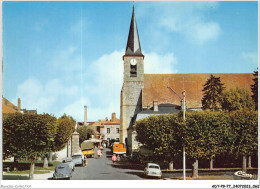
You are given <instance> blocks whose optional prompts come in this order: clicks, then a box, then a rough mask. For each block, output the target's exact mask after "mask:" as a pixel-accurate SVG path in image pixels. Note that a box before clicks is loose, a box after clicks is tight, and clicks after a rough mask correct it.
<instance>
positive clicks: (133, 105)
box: [120, 7, 144, 148]
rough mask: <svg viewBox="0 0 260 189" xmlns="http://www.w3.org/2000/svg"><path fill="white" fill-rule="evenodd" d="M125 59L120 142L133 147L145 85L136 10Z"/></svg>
mask: <svg viewBox="0 0 260 189" xmlns="http://www.w3.org/2000/svg"><path fill="white" fill-rule="evenodd" d="M123 60H124V83H123V87H122V90H121V105H120V113H121V114H120V122H121V123H120V142H122V143H127V146H128V148H129V147H130V148H131V141H132V139H131V136H132V134H131V127H132V126H133V124H134V123H135V119H136V115H137V113H139V112H141V111H142V88H143V86H144V55H143V53H142V50H141V45H140V41H139V35H138V30H137V24H136V20H135V12H134V7H133V13H132V19H131V24H130V29H129V34H128V40H127V45H126V51H125V55H124V56H123Z"/></svg>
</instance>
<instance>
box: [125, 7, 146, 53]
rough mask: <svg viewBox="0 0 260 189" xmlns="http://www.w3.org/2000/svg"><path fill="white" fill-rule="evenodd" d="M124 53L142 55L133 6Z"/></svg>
mask: <svg viewBox="0 0 260 189" xmlns="http://www.w3.org/2000/svg"><path fill="white" fill-rule="evenodd" d="M125 55H139V56H140V55H142V56H143V54H142V50H141V45H140V41H139V35H138V30H137V24H136V21H135V11H134V6H133V13H132V19H131V24H130V29H129V34H128V41H127V45H126V50H125Z"/></svg>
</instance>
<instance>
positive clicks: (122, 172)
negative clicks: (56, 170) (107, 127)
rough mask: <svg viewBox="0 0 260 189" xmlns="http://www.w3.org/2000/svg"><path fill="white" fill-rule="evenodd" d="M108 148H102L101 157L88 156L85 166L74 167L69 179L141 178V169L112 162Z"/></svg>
mask: <svg viewBox="0 0 260 189" xmlns="http://www.w3.org/2000/svg"><path fill="white" fill-rule="evenodd" d="M111 157H112V154H111V152H110V149H104V154H103V156H102V157H101V158H99V159H96V158H88V165H87V167H76V169H75V171H74V172H73V174H72V178H71V180H141V179H144V178H143V170H138V169H133V168H131V167H130V166H129V165H122V164H119V163H115V164H113V162H112V160H111Z"/></svg>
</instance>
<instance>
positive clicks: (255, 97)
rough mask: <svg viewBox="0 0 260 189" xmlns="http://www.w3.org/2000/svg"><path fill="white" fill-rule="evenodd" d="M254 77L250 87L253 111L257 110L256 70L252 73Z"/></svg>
mask: <svg viewBox="0 0 260 189" xmlns="http://www.w3.org/2000/svg"><path fill="white" fill-rule="evenodd" d="M253 75H254V76H255V78H254V79H253V80H254V84H253V85H251V91H252V93H253V94H252V99H253V101H254V102H255V110H257V109H258V70H257V71H255V72H254V74H253Z"/></svg>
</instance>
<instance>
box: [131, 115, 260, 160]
mask: <svg viewBox="0 0 260 189" xmlns="http://www.w3.org/2000/svg"><path fill="white" fill-rule="evenodd" d="M257 120H258V114H257V112H255V111H233V112H231V113H229V112H224V111H218V112H211V111H195V112H187V114H186V121H185V122H183V120H182V114H178V115H177V114H174V115H160V116H151V117H148V118H145V119H142V120H139V121H137V122H136V124H135V129H136V132H137V140H138V141H139V142H141V143H142V144H143V145H144V146H145V147H146V148H147V149H149V150H152V151H153V154H154V158H164V159H165V160H169V159H167V158H168V157H180V156H181V153H182V147H183V145H184V146H185V151H186V154H187V157H189V158H191V159H193V160H195V159H200V158H208V159H209V158H210V157H214V156H216V155H220V154H230V155H232V156H233V154H235V155H236V156H238V155H245V154H247V155H250V154H251V155H253V154H257V145H258V134H257V133H258V130H257V129H258V122H257Z"/></svg>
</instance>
